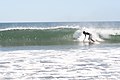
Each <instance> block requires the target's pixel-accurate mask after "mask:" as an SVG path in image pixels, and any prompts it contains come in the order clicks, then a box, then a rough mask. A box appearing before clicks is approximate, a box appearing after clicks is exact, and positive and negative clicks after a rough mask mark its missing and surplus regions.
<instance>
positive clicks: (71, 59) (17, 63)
mask: <svg viewBox="0 0 120 80" xmlns="http://www.w3.org/2000/svg"><path fill="white" fill-rule="evenodd" d="M51 47H53V46H51ZM61 47H62V48H61V49H58V48H59V47H58V48H55V47H53V48H52V49H50V48H44V49H41V48H40V49H39V48H36V49H35V48H33V47H32V48H31V49H32V50H31V49H22V48H19V47H18V48H16V49H15V48H14V50H13V49H10V48H8V49H10V50H8V49H7V50H4V49H2V48H1V50H0V57H1V58H0V79H1V80H103V79H105V80H107V79H108V80H119V79H120V54H119V50H120V48H119V45H118V46H117V45H113V46H112V44H111V45H106V46H102V45H101V46H100V45H93V46H82V47H80V46H78V47H76V48H73V47H69V48H67V47H65V46H61ZM64 47H65V48H64Z"/></svg>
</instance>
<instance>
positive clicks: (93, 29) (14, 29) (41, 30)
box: [0, 22, 120, 46]
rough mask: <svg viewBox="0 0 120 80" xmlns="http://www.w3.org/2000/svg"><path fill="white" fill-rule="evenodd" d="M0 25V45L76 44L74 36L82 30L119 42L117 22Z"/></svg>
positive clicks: (105, 39) (100, 37)
mask: <svg viewBox="0 0 120 80" xmlns="http://www.w3.org/2000/svg"><path fill="white" fill-rule="evenodd" d="M0 27H1V28H0V46H27V45H32V46H33V45H67V44H78V43H79V41H76V40H75V38H76V39H78V38H79V37H80V36H81V35H82V31H83V30H86V31H88V32H90V33H92V34H94V35H97V39H98V38H99V39H101V40H103V41H104V42H109V43H116V42H117V43H119V42H120V23H119V22H106V23H105V22H104V23H98V22H97V23H9V24H8V23H0ZM95 38H96V36H95ZM81 41H82V39H81Z"/></svg>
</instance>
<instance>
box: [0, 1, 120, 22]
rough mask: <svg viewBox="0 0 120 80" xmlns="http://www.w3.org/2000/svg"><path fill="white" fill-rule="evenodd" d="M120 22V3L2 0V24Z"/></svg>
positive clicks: (0, 8) (0, 20)
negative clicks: (29, 22)
mask: <svg viewBox="0 0 120 80" xmlns="http://www.w3.org/2000/svg"><path fill="white" fill-rule="evenodd" d="M25 21H26V22H28V21H31V22H34V21H35V22H81V21H120V0H0V22H25Z"/></svg>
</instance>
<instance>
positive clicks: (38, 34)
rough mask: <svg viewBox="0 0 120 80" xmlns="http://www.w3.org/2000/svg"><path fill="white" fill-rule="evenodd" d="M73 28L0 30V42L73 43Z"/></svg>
mask: <svg viewBox="0 0 120 80" xmlns="http://www.w3.org/2000/svg"><path fill="white" fill-rule="evenodd" d="M74 32H75V29H44V30H41V29H14V30H6V31H0V44H1V45H3V46H5V45H16V46H18V45H58V44H70V43H73V38H72V35H73V33H74Z"/></svg>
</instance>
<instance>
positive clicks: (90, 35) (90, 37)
mask: <svg viewBox="0 0 120 80" xmlns="http://www.w3.org/2000/svg"><path fill="white" fill-rule="evenodd" d="M83 34H84V35H85V38H86V35H88V36H89V37H88V40H89V42H91V41H92V42H95V41H94V40H93V39H92V34H91V33H88V32H85V31H83ZM85 38H84V40H85ZM84 40H83V42H84Z"/></svg>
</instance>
